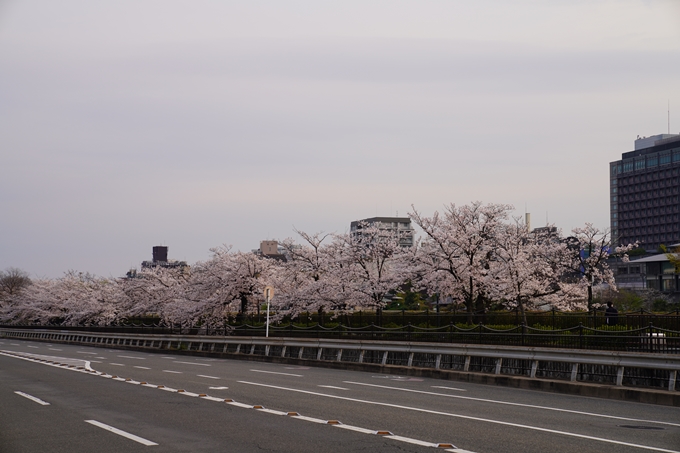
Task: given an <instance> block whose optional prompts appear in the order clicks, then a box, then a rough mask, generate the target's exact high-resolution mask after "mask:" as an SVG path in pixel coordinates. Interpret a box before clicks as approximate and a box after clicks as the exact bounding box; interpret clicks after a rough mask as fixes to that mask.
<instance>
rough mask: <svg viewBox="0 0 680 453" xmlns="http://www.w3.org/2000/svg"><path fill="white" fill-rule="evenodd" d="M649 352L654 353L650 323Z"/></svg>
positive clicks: (652, 327)
mask: <svg viewBox="0 0 680 453" xmlns="http://www.w3.org/2000/svg"><path fill="white" fill-rule="evenodd" d="M648 328H649V352H654V345H653V344H652V341H653V339H654V334H653V333H652V331H653V330H654V326H653V324H652V323H651V322H650V323H649V327H648Z"/></svg>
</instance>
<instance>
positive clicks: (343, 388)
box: [319, 385, 349, 390]
mask: <svg viewBox="0 0 680 453" xmlns="http://www.w3.org/2000/svg"><path fill="white" fill-rule="evenodd" d="M319 387H323V388H327V389H337V390H349V389H346V388H345V387H336V386H334V385H319Z"/></svg>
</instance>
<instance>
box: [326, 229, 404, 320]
mask: <svg viewBox="0 0 680 453" xmlns="http://www.w3.org/2000/svg"><path fill="white" fill-rule="evenodd" d="M399 239H400V238H399V234H398V233H397V232H392V231H389V230H383V229H381V228H379V227H378V226H376V225H369V224H366V225H361V228H360V229H359V230H358V232H356V233H354V234H344V235H338V236H336V242H335V244H336V247H338V253H337V256H338V257H339V262H338V263H336V266H335V269H334V272H335V273H336V279H337V280H338V281H341V282H347V283H348V285H345V286H343V288H342V289H343V290H344V291H345V293H349V294H351V295H353V299H354V303H355V304H356V305H358V306H362V307H371V308H376V309H378V310H379V309H381V308H382V307H383V306H384V305H385V298H386V296H387V295H388V293H390V292H391V291H394V290H396V289H397V288H398V287H399V286H400V285H402V284H403V283H405V281H406V279H405V277H404V275H403V273H402V272H401V270H402V269H403V265H402V263H401V261H402V260H403V258H404V256H405V251H404V249H403V248H402V247H401V246H400V245H399V243H400V241H399Z"/></svg>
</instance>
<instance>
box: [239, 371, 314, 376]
mask: <svg viewBox="0 0 680 453" xmlns="http://www.w3.org/2000/svg"><path fill="white" fill-rule="evenodd" d="M250 371H254V372H255V373H267V374H280V375H283V376H294V377H304V376H302V375H301V374H293V373H279V372H277V371H264V370H250Z"/></svg>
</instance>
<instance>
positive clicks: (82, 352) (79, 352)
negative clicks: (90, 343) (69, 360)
mask: <svg viewBox="0 0 680 453" xmlns="http://www.w3.org/2000/svg"><path fill="white" fill-rule="evenodd" d="M76 354H92V355H98V354H99V353H98V352H87V351H76Z"/></svg>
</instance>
